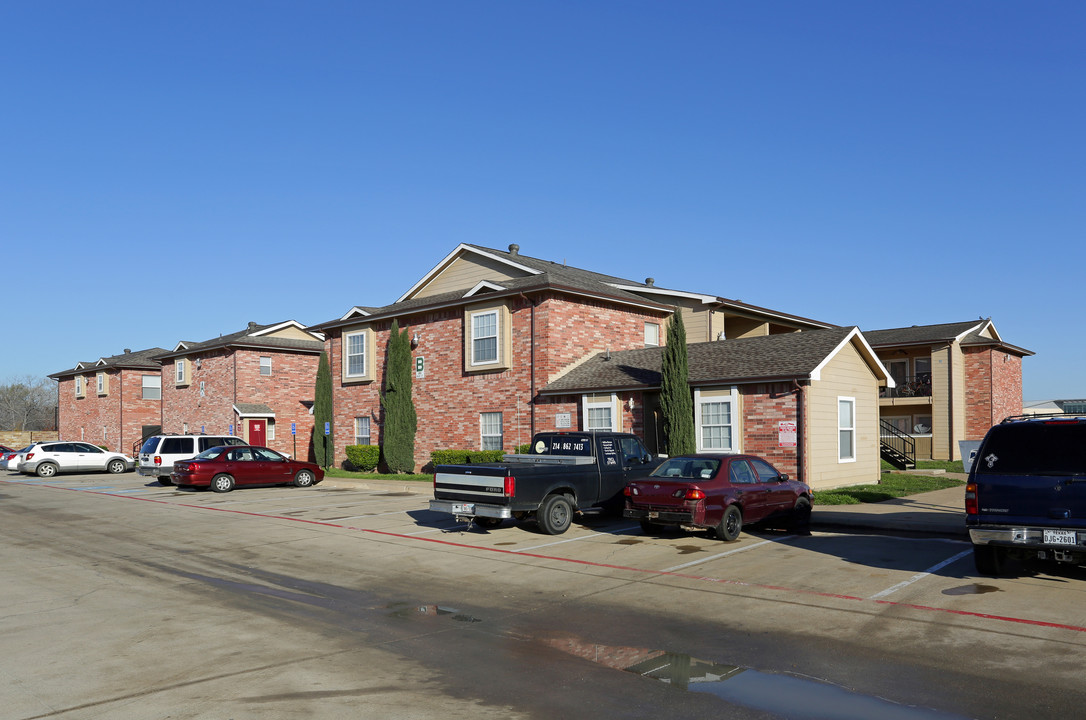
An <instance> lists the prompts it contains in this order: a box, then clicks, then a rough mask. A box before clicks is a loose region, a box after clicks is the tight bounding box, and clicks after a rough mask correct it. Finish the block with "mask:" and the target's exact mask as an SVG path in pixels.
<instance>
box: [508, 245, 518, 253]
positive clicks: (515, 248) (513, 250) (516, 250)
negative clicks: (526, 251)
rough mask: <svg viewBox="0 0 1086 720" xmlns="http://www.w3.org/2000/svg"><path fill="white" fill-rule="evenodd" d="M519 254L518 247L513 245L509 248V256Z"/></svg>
mask: <svg viewBox="0 0 1086 720" xmlns="http://www.w3.org/2000/svg"><path fill="white" fill-rule="evenodd" d="M519 252H520V245H517V244H515V243H514V244H512V245H510V246H509V254H510V255H517V254H518V253H519Z"/></svg>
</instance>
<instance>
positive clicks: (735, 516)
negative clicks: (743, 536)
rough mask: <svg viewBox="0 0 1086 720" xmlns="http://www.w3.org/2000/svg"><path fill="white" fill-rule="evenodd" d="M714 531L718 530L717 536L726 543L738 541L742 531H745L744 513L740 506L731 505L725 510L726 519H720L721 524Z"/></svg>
mask: <svg viewBox="0 0 1086 720" xmlns="http://www.w3.org/2000/svg"><path fill="white" fill-rule="evenodd" d="M714 529H715V530H716V536H717V537H718V538H720V539H721V540H723V541H725V542H733V541H735V540H737V539H738V538H739V533H740V531H742V529H743V513H742V511H740V510H739V506H738V505H729V506H728V507H726V508H724V517H722V518H721V519H720V524H719V525H717V526H716V528H714Z"/></svg>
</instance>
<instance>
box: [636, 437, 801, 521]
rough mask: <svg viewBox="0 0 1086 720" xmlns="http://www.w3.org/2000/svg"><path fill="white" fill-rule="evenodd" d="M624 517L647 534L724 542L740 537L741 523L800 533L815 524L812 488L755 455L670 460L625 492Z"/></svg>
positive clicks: (701, 455) (710, 455) (679, 457)
mask: <svg viewBox="0 0 1086 720" xmlns="http://www.w3.org/2000/svg"><path fill="white" fill-rule="evenodd" d="M624 494H625V495H626V509H625V510H624V511H623V513H622V515H623V517H628V518H636V519H638V520H640V521H641V529H642V530H644V531H645V533H646V534H652V533H655V532H659V531H660V530H662V529H663V528H664V527H666V526H673V527H695V528H709V529H711V530H713V531H714V532H715V533H716V535H717V537H719V538H720V539H721V540H727V541H729V542H730V541H732V540H735V539H736V538H738V537H739V532H740V531H741V530H742V529H743V524H744V523H747V524H752V523H757V522H764V521H770V520H781V521H783V522H784V523H785V525H786V527H788V528H789V529H800V528H802V527H804V526H806V525H807V523H808V522H809V521H810V519H811V488H810V487H808V485H807V483H804V482H799V481H798V480H789V479H788V476H787V475H785V474H783V473H781V472H778V471H777V469H776V468H775V467H773V466H772V465H770V464H769V463H768V462H766V461H765V460H763V459H762V458H760V457H757V456H754V455H726V454H699V455H680V456H678V457H673V458H668V459H667V460H665V461H664V463H663V464H662V465H660V466H659V467H657V468H656V469H655V470H653V471H652V474H651V475H649V476H648V477H646V478H643V479H640V480H636V481H634V482H631V483H629V484H628V485H627V486H626V490H625V491H624Z"/></svg>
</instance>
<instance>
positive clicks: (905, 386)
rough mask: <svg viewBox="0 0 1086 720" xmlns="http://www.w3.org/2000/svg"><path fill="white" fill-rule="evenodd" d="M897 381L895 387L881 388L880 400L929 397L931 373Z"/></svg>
mask: <svg viewBox="0 0 1086 720" xmlns="http://www.w3.org/2000/svg"><path fill="white" fill-rule="evenodd" d="M894 379H895V380H896V381H897V387H892V388H882V389H880V390H879V397H880V398H910V397H931V373H921V374H919V375H910V376H908V377H906V378H904V379H902V380H898V379H897V378H894Z"/></svg>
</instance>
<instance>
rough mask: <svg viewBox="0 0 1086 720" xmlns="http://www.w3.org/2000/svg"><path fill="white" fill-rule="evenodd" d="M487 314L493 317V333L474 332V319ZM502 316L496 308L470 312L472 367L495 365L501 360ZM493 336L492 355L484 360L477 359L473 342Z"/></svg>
mask: <svg viewBox="0 0 1086 720" xmlns="http://www.w3.org/2000/svg"><path fill="white" fill-rule="evenodd" d="M488 315H492V316H493V317H494V334H493V335H482V336H479V335H476V334H475V330H476V327H475V321H476V320H477V319H478V318H483V317H486V316H488ZM501 333H502V318H501V313H500V312H499V311H498V309H497V308H494V309H491V310H480V311H479V312H473V313H471V365H472V367H478V366H480V365H497V364H498V363H499V362H501V357H502V352H501V348H502V336H501ZM490 338H494V357H493V358H491V359H486V360H479V359H478V358H477V357H476V353H475V343H476V342H477V341H479V340H489V339H490Z"/></svg>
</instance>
